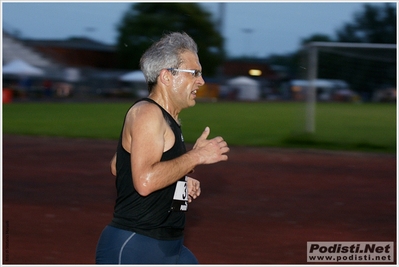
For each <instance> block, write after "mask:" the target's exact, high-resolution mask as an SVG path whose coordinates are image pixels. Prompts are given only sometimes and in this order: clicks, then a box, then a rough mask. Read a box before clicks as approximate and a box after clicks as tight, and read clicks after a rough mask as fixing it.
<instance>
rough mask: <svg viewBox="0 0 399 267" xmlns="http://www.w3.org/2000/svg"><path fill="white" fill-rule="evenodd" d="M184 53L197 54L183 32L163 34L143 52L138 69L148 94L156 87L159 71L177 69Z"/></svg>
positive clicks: (194, 44)
mask: <svg viewBox="0 0 399 267" xmlns="http://www.w3.org/2000/svg"><path fill="white" fill-rule="evenodd" d="M186 51H191V52H193V53H195V54H197V53H198V47H197V44H196V43H195V42H194V40H193V39H192V38H191V37H190V36H189V35H188V34H186V33H185V32H182V33H179V32H172V33H169V34H165V35H164V36H163V37H162V38H161V39H160V40H159V41H158V42H155V43H153V44H152V45H151V47H150V48H148V49H147V51H145V53H144V54H143V56H142V57H141V59H140V68H141V71H142V72H143V74H144V76H145V79H146V82H147V85H148V91H149V92H151V91H152V89H153V87H154V86H155V85H156V83H157V78H158V76H159V73H160V72H161V70H162V69H167V68H178V67H179V66H180V65H181V64H182V59H181V57H180V55H181V54H182V53H183V52H186Z"/></svg>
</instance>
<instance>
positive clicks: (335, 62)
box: [297, 42, 397, 133]
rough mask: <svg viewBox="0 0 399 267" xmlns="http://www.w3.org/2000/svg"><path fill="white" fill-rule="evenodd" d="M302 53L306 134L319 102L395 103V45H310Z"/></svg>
mask: <svg viewBox="0 0 399 267" xmlns="http://www.w3.org/2000/svg"><path fill="white" fill-rule="evenodd" d="M302 52H303V53H302V56H303V60H304V62H303V67H302V68H303V74H302V75H303V80H302V83H304V86H303V88H306V90H304V98H305V102H306V117H305V131H306V132H308V133H314V132H315V130H316V123H315V114H316V110H315V109H316V102H318V101H358V102H372V101H395V102H396V85H397V80H396V75H397V69H396V59H397V51H396V44H371V43H338V42H311V43H308V44H306V45H305V46H304V47H303V50H302ZM297 82H299V81H297ZM390 94H391V95H390ZM393 94H394V95H393Z"/></svg>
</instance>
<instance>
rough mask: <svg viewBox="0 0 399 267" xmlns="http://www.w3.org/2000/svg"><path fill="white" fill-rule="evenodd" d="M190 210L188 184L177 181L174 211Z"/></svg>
mask: <svg viewBox="0 0 399 267" xmlns="http://www.w3.org/2000/svg"><path fill="white" fill-rule="evenodd" d="M187 209H188V192H187V182H186V181H177V184H176V189H175V194H174V195H173V201H172V207H171V210H172V211H187Z"/></svg>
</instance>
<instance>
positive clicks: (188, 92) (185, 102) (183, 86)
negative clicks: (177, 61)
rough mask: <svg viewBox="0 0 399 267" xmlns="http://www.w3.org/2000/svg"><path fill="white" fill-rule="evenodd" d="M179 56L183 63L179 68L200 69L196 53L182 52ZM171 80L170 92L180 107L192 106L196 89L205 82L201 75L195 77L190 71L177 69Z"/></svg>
mask: <svg viewBox="0 0 399 267" xmlns="http://www.w3.org/2000/svg"><path fill="white" fill-rule="evenodd" d="M181 58H182V60H183V63H182V64H181V66H180V67H179V69H182V70H199V71H202V68H201V64H200V63H199V59H198V56H197V54H195V53H192V52H184V53H183V54H181ZM173 81H174V82H173V87H172V94H173V98H174V99H175V101H176V102H177V103H176V104H177V105H178V106H179V107H180V108H181V109H183V108H187V107H192V106H194V105H195V98H196V94H197V90H198V89H199V87H200V86H202V85H204V84H205V81H204V79H203V78H202V76H201V75H200V76H198V77H195V76H194V74H192V73H190V72H182V71H177V72H176V75H174V76H173Z"/></svg>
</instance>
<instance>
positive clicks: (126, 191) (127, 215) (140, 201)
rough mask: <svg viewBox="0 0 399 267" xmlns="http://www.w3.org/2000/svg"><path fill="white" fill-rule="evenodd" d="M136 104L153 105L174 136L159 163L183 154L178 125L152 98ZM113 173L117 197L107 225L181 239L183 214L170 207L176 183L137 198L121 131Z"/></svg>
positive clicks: (172, 204) (156, 236) (183, 146)
mask: <svg viewBox="0 0 399 267" xmlns="http://www.w3.org/2000/svg"><path fill="white" fill-rule="evenodd" d="M139 101H148V102H151V103H153V104H155V105H157V106H158V107H159V108H160V109H161V110H162V113H163V116H164V118H165V120H166V121H167V123H168V124H169V126H170V128H171V129H172V131H173V133H174V135H175V143H174V145H173V147H172V148H171V149H169V150H168V151H165V152H164V153H163V155H162V158H161V161H167V160H171V159H174V158H177V157H179V156H180V155H182V154H184V153H185V152H186V147H185V144H184V140H183V135H182V132H181V129H180V126H179V124H178V123H177V122H176V121H175V120H174V119H173V117H172V116H171V115H170V114H169V113H168V112H167V111H166V110H164V109H163V108H162V107H161V106H160V105H159V104H158V103H156V102H155V101H153V100H152V99H150V98H144V99H141V100H138V101H137V102H139ZM137 102H135V103H134V104H136V103H137ZM125 119H126V116H125ZM123 125H124V123H123ZM122 131H123V127H122ZM116 170H117V175H116V189H117V198H116V202H115V207H114V217H113V219H112V221H111V223H110V225H111V226H114V227H117V228H121V229H125V230H129V231H133V232H136V233H139V234H142V235H146V236H150V237H153V238H156V239H165V240H168V239H177V238H181V237H182V236H183V230H184V225H185V220H186V218H185V213H184V212H180V211H179V210H177V211H176V209H175V208H173V207H174V206H176V205H175V204H176V203H174V201H173V198H174V194H175V189H176V184H177V182H176V183H174V184H172V185H170V186H168V187H166V188H163V189H161V190H158V191H156V192H153V193H151V194H149V195H148V196H145V197H143V196H141V195H140V194H139V193H138V192H137V191H136V190H135V188H134V186H133V180H132V171H131V162H130V153H129V152H127V151H126V150H125V149H124V148H123V146H122V132H121V135H120V138H119V142H118V146H117V162H116ZM180 181H185V176H184V177H181V179H180ZM186 204H187V203H186Z"/></svg>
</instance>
